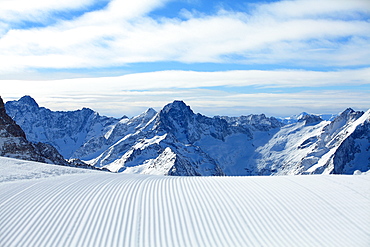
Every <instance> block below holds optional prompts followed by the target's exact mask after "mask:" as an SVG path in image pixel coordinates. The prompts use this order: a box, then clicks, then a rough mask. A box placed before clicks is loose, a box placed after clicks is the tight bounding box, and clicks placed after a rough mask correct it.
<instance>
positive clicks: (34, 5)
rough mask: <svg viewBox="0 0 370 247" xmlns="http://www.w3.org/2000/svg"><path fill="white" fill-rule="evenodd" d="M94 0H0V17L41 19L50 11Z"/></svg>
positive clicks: (13, 20) (83, 4)
mask: <svg viewBox="0 0 370 247" xmlns="http://www.w3.org/2000/svg"><path fill="white" fill-rule="evenodd" d="M96 2H97V0H78V1H76V0H63V1H60V0H34V1H29V0H1V1H0V19H1V20H3V21H10V22H19V21H22V20H30V21H42V19H43V18H45V17H47V15H48V13H50V12H53V11H65V10H73V9H81V8H86V7H87V6H90V5H92V4H94V3H96Z"/></svg>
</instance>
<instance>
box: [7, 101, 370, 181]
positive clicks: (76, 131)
mask: <svg viewBox="0 0 370 247" xmlns="http://www.w3.org/2000/svg"><path fill="white" fill-rule="evenodd" d="M6 107H7V110H9V112H10V113H11V115H12V116H13V118H14V119H15V120H16V121H17V122H19V124H20V125H21V126H22V128H23V129H24V130H25V132H26V134H27V136H32V138H33V139H32V140H34V141H43V142H46V143H52V144H53V145H55V146H56V147H57V148H59V149H60V150H61V152H62V153H63V154H64V155H65V156H67V157H72V158H78V159H81V160H83V161H85V162H87V163H88V164H89V165H91V166H95V167H99V168H107V169H109V170H110V171H112V172H124V173H140V174H164V175H187V176H194V175H202V176H214V175H285V174H320V173H326V174H329V173H338V174H353V172H354V171H355V170H360V171H363V172H364V171H367V170H369V169H370V160H369V157H370V148H369V147H370V138H369V132H370V128H369V113H368V112H366V113H364V112H355V111H353V110H352V109H347V110H345V111H344V112H343V113H341V114H339V115H338V116H337V117H336V118H334V119H333V120H330V121H329V120H323V119H322V118H321V117H320V116H319V115H311V114H307V113H302V114H300V115H299V116H296V117H294V118H292V119H293V120H292V121H291V123H290V124H284V123H282V122H281V121H279V120H278V119H276V118H274V117H266V116H265V115H264V114H260V115H248V116H241V117H227V116H222V117H220V116H216V117H213V118H210V117H206V116H203V115H201V114H199V113H198V114H195V113H194V112H193V111H192V110H191V109H190V107H189V106H187V105H186V104H185V103H184V102H182V101H174V102H172V103H170V104H168V105H166V106H165V107H164V108H163V109H162V110H160V111H159V112H156V111H155V110H153V109H148V110H147V111H146V112H144V113H143V114H141V115H139V116H136V117H133V118H122V119H114V118H106V117H102V116H99V114H97V113H94V112H93V111H92V110H89V109H86V108H84V109H82V110H79V111H74V112H52V111H50V110H48V109H45V108H42V107H39V106H38V105H37V103H36V102H35V101H34V100H33V99H32V98H30V97H29V96H25V97H23V98H21V99H20V100H19V101H11V102H8V103H7V104H6Z"/></svg>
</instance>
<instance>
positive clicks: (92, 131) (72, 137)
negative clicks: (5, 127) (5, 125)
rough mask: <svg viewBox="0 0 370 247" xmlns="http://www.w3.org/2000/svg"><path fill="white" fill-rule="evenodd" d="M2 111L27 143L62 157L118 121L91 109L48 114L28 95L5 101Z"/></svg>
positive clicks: (68, 156) (70, 153)
mask: <svg viewBox="0 0 370 247" xmlns="http://www.w3.org/2000/svg"><path fill="white" fill-rule="evenodd" d="M5 108H6V112H7V113H8V115H9V116H10V117H12V118H13V119H14V120H15V121H16V122H17V124H19V125H20V126H21V127H22V129H23V130H24V132H25V133H26V135H27V139H28V140H29V141H31V142H42V143H48V144H51V145H52V146H54V147H55V148H56V149H57V150H58V151H59V152H60V153H61V154H62V155H63V156H64V157H65V158H70V157H71V155H72V154H73V153H74V152H75V150H76V149H77V148H79V147H80V146H81V145H83V144H84V143H85V142H86V141H88V140H89V139H90V138H93V137H95V136H100V135H101V134H102V133H105V132H107V131H108V130H109V128H110V126H111V125H112V124H114V123H116V122H118V121H119V119H115V118H108V117H104V116H100V115H99V114H98V113H97V112H94V111H93V110H91V109H88V108H83V109H81V110H77V111H64V112H61V111H51V110H49V109H47V108H44V107H39V106H38V104H37V103H36V101H35V100H34V99H33V98H31V97H30V96H24V97H22V98H20V99H19V100H18V101H8V102H6V104H5Z"/></svg>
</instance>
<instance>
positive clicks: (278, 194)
mask: <svg viewBox="0 0 370 247" xmlns="http://www.w3.org/2000/svg"><path fill="white" fill-rule="evenodd" d="M0 181H1V182H0V219H1V220H0V246H3V247H12V246H16V247H18V246H30V247H32V246H69V247H74V246H88V247H94V246H102V247H103V246H132V247H136V246H153V247H156V246H158V247H163V246H176V247H181V246H189V247H190V246H191V247H196V246H213V247H216V246H222V247H224V246H233V247H234V246H235V247H238V246H242V247H244V246H274V247H276V246H278V247H279V246H284V247H287V246H292V247H296V246H335V247H348V246H356V247H367V246H369V243H370V194H369V187H370V176H366V175H359V176H343V175H330V176H329V175H326V176H325V175H321V176H276V177H168V176H150V175H149V176H148V175H133V174H122V173H118V174H117V173H103V172H96V171H88V170H84V169H73V168H68V167H62V166H53V165H46V164H40V163H35V162H26V161H21V160H14V159H8V158H2V157H0Z"/></svg>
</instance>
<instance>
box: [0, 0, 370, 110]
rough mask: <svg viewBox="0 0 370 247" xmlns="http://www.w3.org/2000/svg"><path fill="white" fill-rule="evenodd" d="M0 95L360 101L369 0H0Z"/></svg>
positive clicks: (257, 106) (326, 106)
mask: <svg viewBox="0 0 370 247" xmlns="http://www.w3.org/2000/svg"><path fill="white" fill-rule="evenodd" d="M0 85H1V89H0V95H1V96H2V97H3V98H4V100H5V101H7V100H14V99H18V98H20V97H21V96H23V95H26V94H27V95H31V96H32V97H34V98H35V99H36V101H37V102H38V103H39V104H40V105H42V106H45V107H48V108H51V109H53V110H74V109H79V108H82V107H90V108H92V109H94V110H96V111H98V112H100V113H101V114H104V115H110V116H121V115H129V116H134V115H137V114H140V113H141V112H142V111H144V110H145V109H146V108H147V107H153V108H155V109H157V110H159V109H160V108H161V107H163V106H164V105H165V104H167V103H169V102H171V101H173V100H175V99H176V100H184V101H185V102H186V103H187V104H188V105H190V106H191V107H192V108H193V110H194V111H195V112H200V113H203V114H205V115H209V116H213V115H233V116H237V115H247V114H251V113H256V114H257V113H265V114H267V115H272V116H289V115H293V114H298V113H300V112H302V111H306V112H311V113H338V112H340V111H342V110H344V109H345V108H347V107H352V108H354V109H355V110H367V109H368V108H369V106H370V100H369V98H370V97H369V96H368V95H370V1H368V0H351V1H348V0H287V1H267V0H265V1H256V0H254V1H241V0H238V1H216V0H215V1H213V0H211V1H209V0H208V1H205V0H138V1H135V2H133V1H127V0H100V1H97V0H65V1H57V0H49V1H41V0H35V1H31V2H30V1H28V0H2V1H0Z"/></svg>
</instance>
